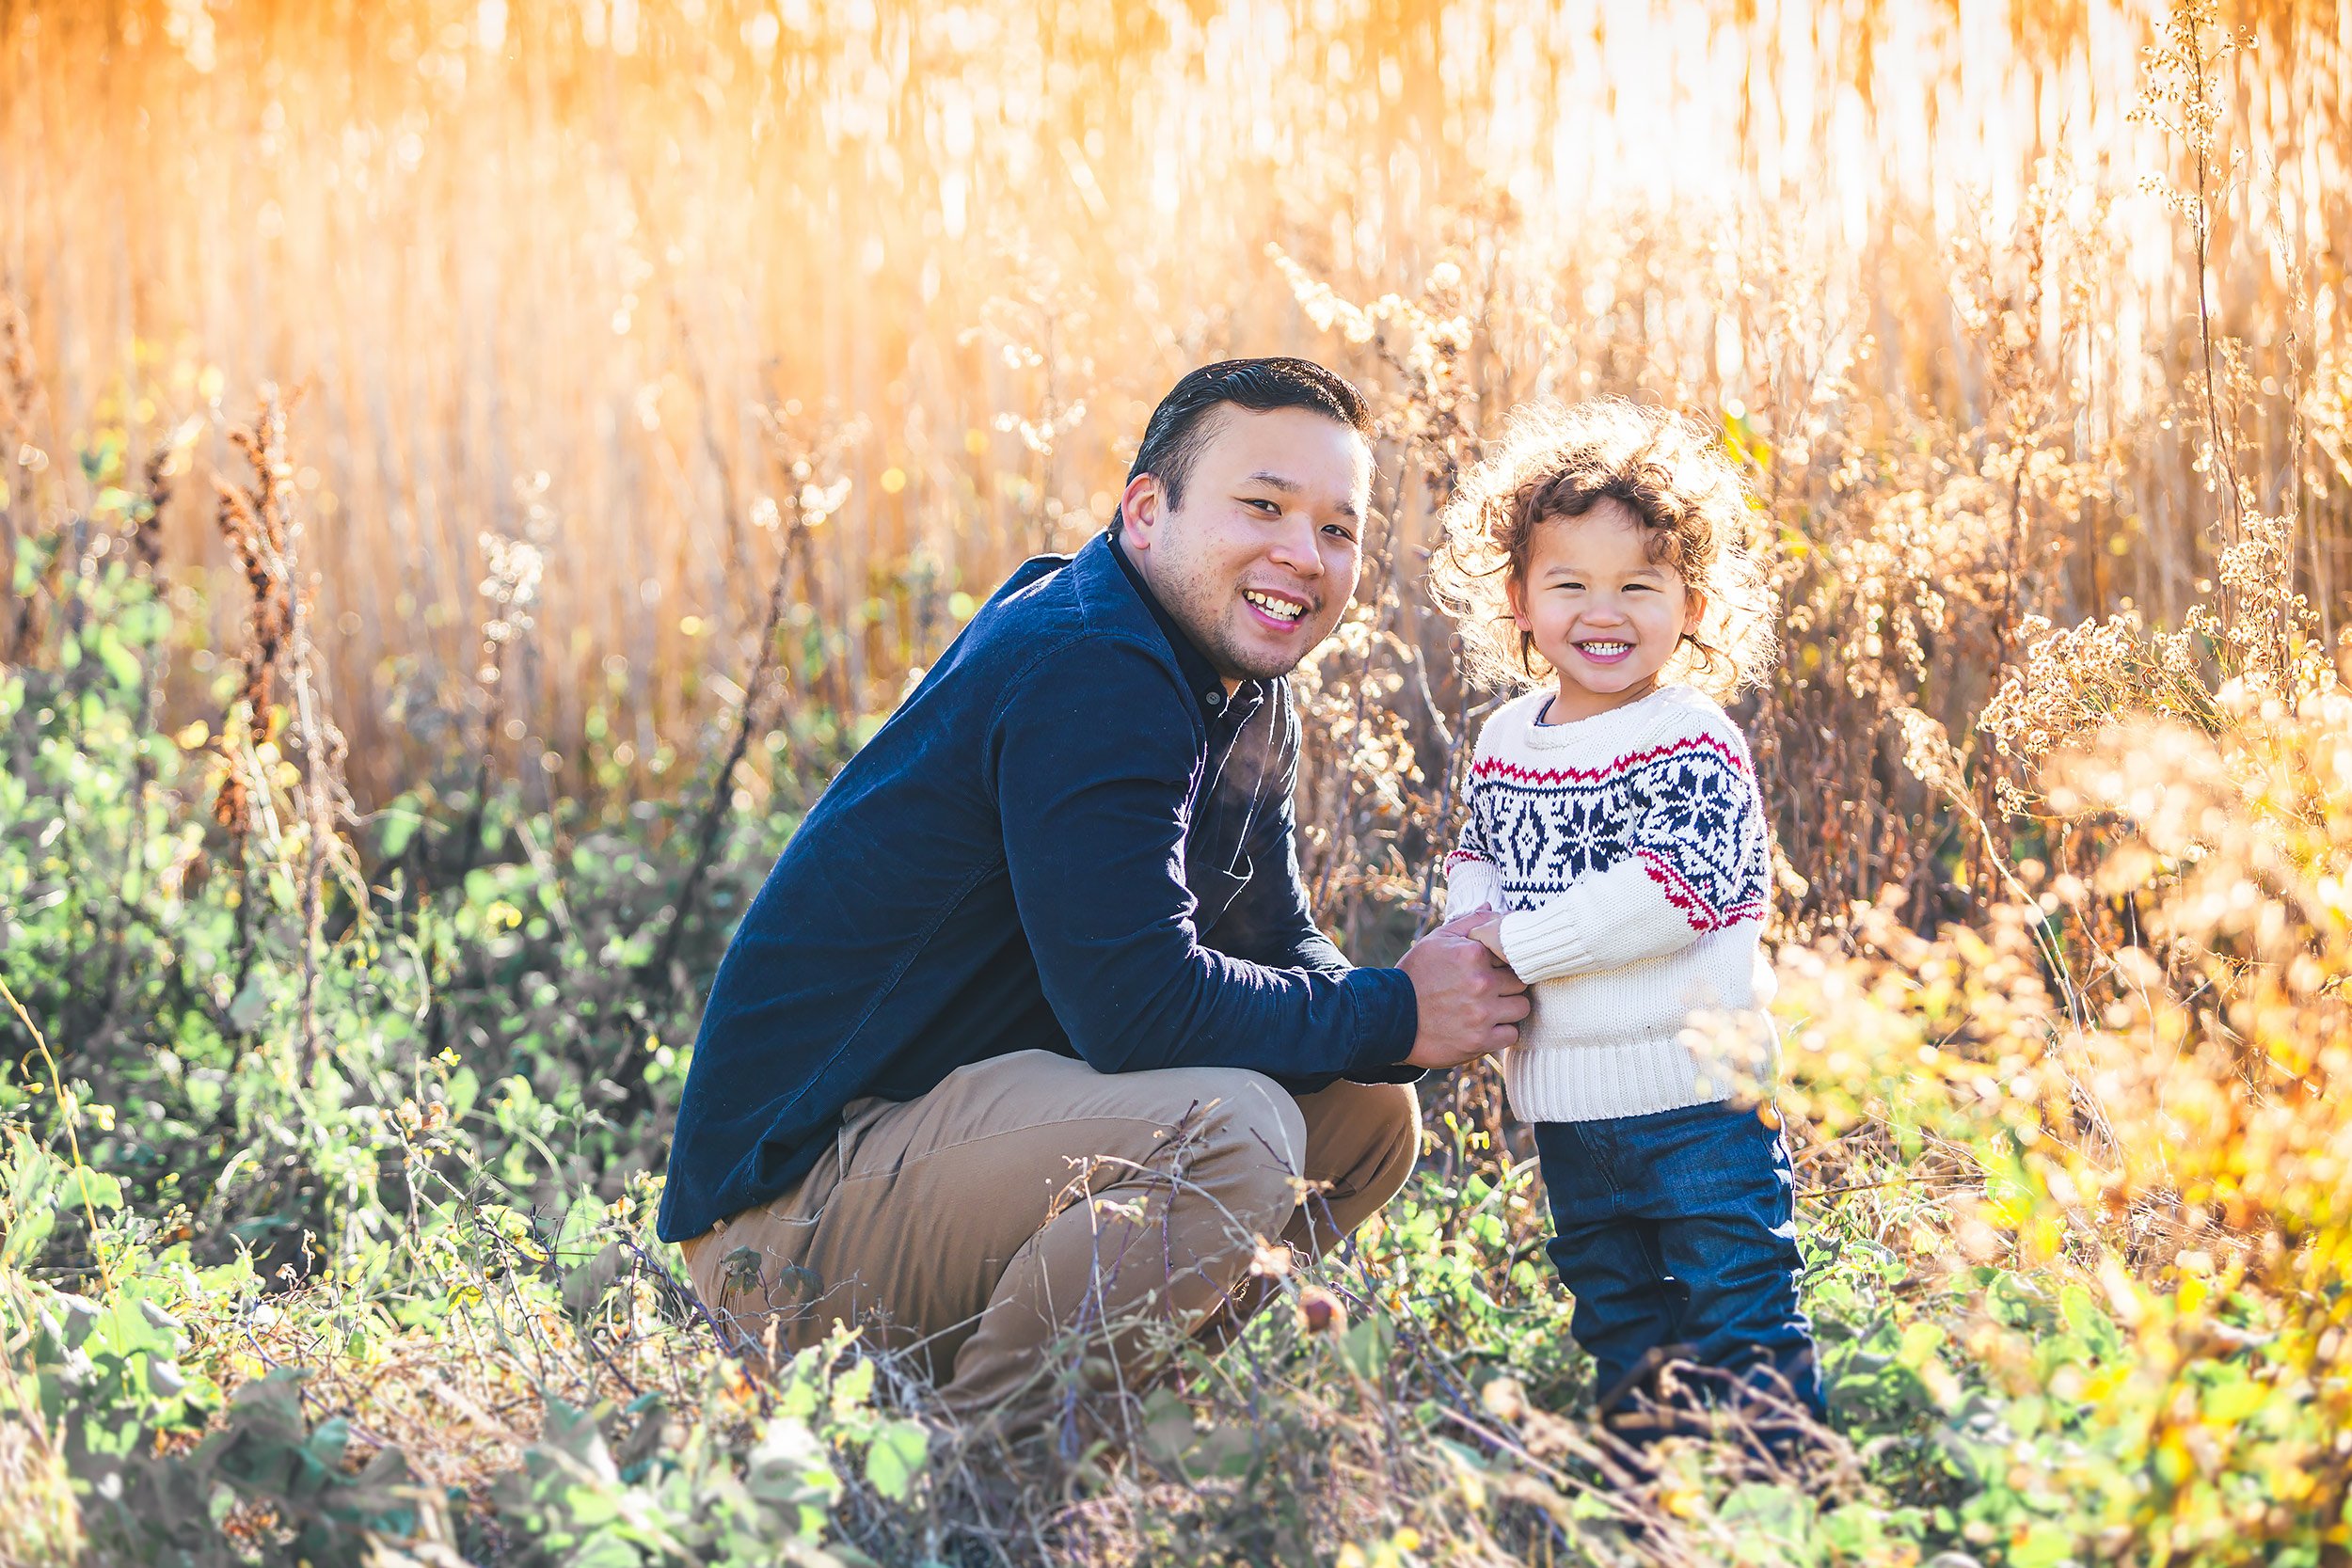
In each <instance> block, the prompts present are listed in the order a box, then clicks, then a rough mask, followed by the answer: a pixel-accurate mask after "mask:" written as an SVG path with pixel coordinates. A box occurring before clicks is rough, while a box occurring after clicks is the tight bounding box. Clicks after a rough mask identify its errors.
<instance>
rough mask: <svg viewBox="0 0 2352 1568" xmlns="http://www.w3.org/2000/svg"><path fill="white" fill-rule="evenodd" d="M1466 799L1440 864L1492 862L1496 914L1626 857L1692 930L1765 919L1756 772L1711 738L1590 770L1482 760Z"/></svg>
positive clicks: (1765, 871)
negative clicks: (1498, 890)
mask: <svg viewBox="0 0 2352 1568" xmlns="http://www.w3.org/2000/svg"><path fill="white" fill-rule="evenodd" d="M1465 860H1483V861H1486V862H1487V863H1489V864H1491V865H1493V866H1494V867H1495V869H1496V870H1497V872H1499V873H1500V875H1501V877H1502V895H1503V907H1504V909H1505V910H1506V911H1519V910H1532V909H1534V908H1536V907H1538V906H1539V905H1542V904H1544V903H1545V902H1547V901H1548V900H1549V899H1551V898H1554V897H1556V896H1558V895H1560V894H1561V893H1562V892H1563V891H1565V889H1566V887H1567V886H1568V884H1569V883H1570V882H1572V881H1574V880H1576V879H1578V878H1580V877H1582V876H1584V875H1586V874H1587V873H1589V872H1597V871H1605V870H1607V869H1608V868H1609V867H1611V866H1613V865H1615V864H1617V863H1620V862H1622V861H1629V860H1633V861H1639V862H1640V863H1642V866H1643V868H1644V869H1645V870H1646V871H1647V872H1648V873H1649V875H1650V879H1651V880H1653V881H1655V882H1656V883H1657V884H1658V885H1659V887H1660V888H1661V890H1662V891H1663V892H1664V893H1665V895H1666V899H1667V901H1668V902H1669V903H1671V904H1672V905H1674V907H1675V908H1676V909H1677V910H1679V911H1682V915H1683V918H1684V919H1686V920H1688V921H1689V922H1690V923H1691V928H1692V930H1694V931H1702V932H1704V931H1715V930H1721V929H1722V928H1723V927H1726V926H1731V925H1735V924H1737V923H1738V922H1740V921H1742V920H1761V919H1762V918H1763V917H1764V912H1765V908H1766V900H1767V899H1768V898H1769V897H1770V895H1771V891H1772V858H1771V850H1770V849H1769V848H1768V847H1767V846H1766V843H1765V837H1764V814H1763V806H1762V802H1761V800H1759V799H1758V797H1757V794H1756V775H1755V773H1754V771H1753V770H1752V769H1751V768H1750V767H1749V765H1748V760H1747V758H1746V757H1745V756H1743V755H1741V754H1740V752H1739V751H1738V750H1737V749H1735V748H1734V747H1733V746H1732V745H1731V744H1730V743H1728V742H1726V741H1725V740H1724V739H1722V738H1720V737H1718V736H1712V735H1693V736H1681V737H1677V739H1675V740H1672V741H1670V742H1668V743H1667V744H1665V745H1662V746H1657V747H1653V748H1651V749H1649V750H1646V751H1642V752H1633V753H1631V754H1629V755H1626V756H1621V757H1618V758H1616V759H1615V760H1613V761H1612V762H1610V763H1609V764H1608V765H1607V766H1605V767H1601V768H1592V769H1586V768H1529V767H1524V766H1521V765H1520V764H1518V763H1515V762H1511V761H1508V760H1506V759H1504V758H1502V757H1498V756H1491V755H1488V756H1481V757H1480V758H1479V759H1478V760H1477V762H1476V763H1475V764H1473V765H1472V767H1471V768H1470V813H1469V820H1468V821H1467V822H1466V823H1465V824H1464V827H1463V832H1462V840H1461V847H1459V848H1457V849H1455V850H1454V854H1453V855H1452V856H1451V857H1449V858H1448V860H1447V862H1446V866H1447V869H1448V870H1451V869H1452V868H1453V866H1454V863H1456V862H1458V861H1465Z"/></svg>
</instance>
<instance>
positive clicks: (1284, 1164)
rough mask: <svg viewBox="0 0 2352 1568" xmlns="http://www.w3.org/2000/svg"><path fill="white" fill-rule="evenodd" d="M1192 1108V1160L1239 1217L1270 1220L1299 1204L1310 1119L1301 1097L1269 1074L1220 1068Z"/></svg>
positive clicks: (1193, 1168) (1208, 1184) (1195, 1171)
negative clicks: (1303, 1112) (1294, 1096)
mask: <svg viewBox="0 0 2352 1568" xmlns="http://www.w3.org/2000/svg"><path fill="white" fill-rule="evenodd" d="M1209 1076H1212V1077H1213V1079H1214V1082H1213V1083H1212V1084H1211V1085H1206V1086H1207V1087H1208V1088H1209V1090H1210V1091H1211V1092H1209V1093H1207V1094H1204V1095H1203V1096H1202V1098H1201V1099H1200V1101H1198V1103H1197V1109H1196V1110H1195V1111H1194V1112H1193V1113H1192V1116H1193V1126H1192V1127H1191V1128H1189V1129H1188V1130H1187V1132H1188V1134H1189V1138H1190V1141H1191V1142H1192V1144H1193V1148H1192V1149H1191V1150H1190V1157H1189V1158H1188V1160H1187V1161H1186V1164H1187V1165H1188V1167H1189V1168H1190V1170H1191V1171H1192V1172H1193V1174H1194V1175H1195V1178H1196V1179H1197V1180H1200V1183H1201V1184H1202V1185H1203V1186H1204V1187H1206V1188H1208V1189H1209V1190H1210V1191H1212V1192H1214V1193H1215V1194H1216V1196H1218V1197H1219V1199H1220V1200H1221V1201H1223V1202H1224V1203H1225V1205H1226V1206H1227V1207H1228V1208H1229V1209H1231V1210H1232V1212H1233V1213H1234V1214H1235V1216H1236V1217H1242V1218H1246V1219H1247V1220H1248V1222H1249V1223H1252V1224H1256V1225H1261V1226H1263V1225H1265V1224H1268V1223H1271V1222H1272V1221H1273V1220H1274V1219H1275V1218H1276V1217H1277V1216H1279V1215H1280V1214H1282V1213H1285V1212H1288V1211H1289V1210H1290V1209H1292V1208H1294V1207H1295V1206H1296V1204H1297V1201H1298V1196H1297V1194H1298V1180H1299V1178H1300V1175H1301V1173H1302V1172H1303V1171H1304V1169H1305V1165H1306V1150H1307V1123H1306V1118H1305V1117H1303V1116H1302V1115H1301V1114H1300V1112H1299V1109H1298V1102H1297V1101H1295V1100H1293V1099H1292V1098H1291V1097H1290V1095H1289V1093H1288V1092H1287V1091H1285V1090H1284V1089H1283V1088H1282V1086H1281V1085H1279V1084H1277V1083H1275V1082H1274V1080H1273V1079H1271V1078H1268V1077H1266V1076H1265V1075H1264V1074H1263V1073H1261V1072H1251V1071H1248V1069H1240V1068H1232V1069H1214V1071H1213V1073H1212V1074H1210V1075H1209Z"/></svg>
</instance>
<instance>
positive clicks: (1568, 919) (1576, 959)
mask: <svg viewBox="0 0 2352 1568" xmlns="http://www.w3.org/2000/svg"><path fill="white" fill-rule="evenodd" d="M1564 903H1565V900H1564V899H1554V900H1552V902H1550V903H1549V904H1547V905H1545V906H1543V907H1542V908H1540V909H1533V910H1521V911H1518V913H1516V914H1506V915H1504V916H1503V917H1502V928H1501V930H1500V932H1499V933H1498V934H1499V935H1500V936H1501V937H1502V956H1503V957H1504V958H1507V959H1509V960H1510V963H1511V968H1512V969H1513V970H1514V971H1516V972H1517V973H1518V976H1519V978H1520V979H1522V980H1526V981H1529V982H1531V983H1532V982H1534V980H1535V979H1536V978H1538V977H1539V976H1543V975H1549V974H1574V973H1577V972H1579V971H1581V970H1587V969H1590V968H1592V967H1593V953H1592V949H1591V948H1590V947H1589V946H1587V945H1586V944H1585V942H1584V938H1583V936H1582V935H1581V933H1580V932H1579V931H1578V930H1577V928H1576V920H1575V918H1574V917H1573V916H1572V915H1570V914H1569V913H1568V911H1566V910H1565V909H1564V908H1563V907H1562V905H1563V904H1564Z"/></svg>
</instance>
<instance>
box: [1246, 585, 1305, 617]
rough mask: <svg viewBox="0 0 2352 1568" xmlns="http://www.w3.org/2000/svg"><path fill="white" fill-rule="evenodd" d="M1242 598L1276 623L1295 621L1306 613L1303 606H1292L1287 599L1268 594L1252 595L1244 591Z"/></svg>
mask: <svg viewBox="0 0 2352 1568" xmlns="http://www.w3.org/2000/svg"><path fill="white" fill-rule="evenodd" d="M1242 597H1243V598H1245V599H1248V601H1249V602H1250V603H1251V604H1253V605H1256V606H1257V607H1258V608H1259V609H1260V610H1264V611H1265V612H1266V613H1267V614H1268V615H1271V616H1273V617H1274V618H1275V619H1276V620H1278V621H1295V620H1297V619H1298V618H1299V617H1300V616H1301V615H1304V614H1306V613H1307V607H1306V606H1305V605H1303V604H1293V603H1291V602H1290V601H1289V600H1288V599H1278V598H1275V597H1274V596H1273V595H1272V594H1252V593H1249V592H1248V590H1246V589H1245V590H1244V591H1243V593H1242Z"/></svg>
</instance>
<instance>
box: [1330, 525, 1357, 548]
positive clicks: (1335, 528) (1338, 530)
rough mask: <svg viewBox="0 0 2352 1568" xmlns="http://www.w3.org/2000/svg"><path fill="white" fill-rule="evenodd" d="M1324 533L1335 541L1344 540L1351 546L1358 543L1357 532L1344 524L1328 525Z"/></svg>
mask: <svg viewBox="0 0 2352 1568" xmlns="http://www.w3.org/2000/svg"><path fill="white" fill-rule="evenodd" d="M1323 531H1324V532H1326V533H1327V534H1329V535H1330V536H1331V537H1332V538H1334V539H1344V540H1346V541H1347V542H1348V543H1349V544H1351V545H1352V544H1354V543H1355V542H1356V532H1355V531H1354V530H1353V529H1350V528H1348V527H1347V526H1345V525H1344V524H1342V523H1326V524H1324V526H1323Z"/></svg>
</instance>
